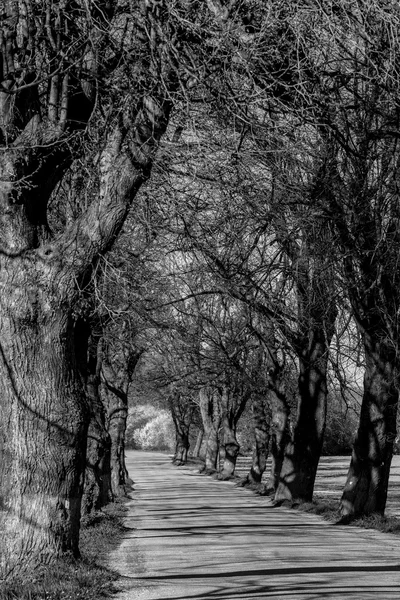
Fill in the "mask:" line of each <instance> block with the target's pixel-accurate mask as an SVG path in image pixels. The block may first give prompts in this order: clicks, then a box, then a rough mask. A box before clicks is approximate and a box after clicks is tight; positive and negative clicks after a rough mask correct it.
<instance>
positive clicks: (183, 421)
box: [169, 393, 194, 464]
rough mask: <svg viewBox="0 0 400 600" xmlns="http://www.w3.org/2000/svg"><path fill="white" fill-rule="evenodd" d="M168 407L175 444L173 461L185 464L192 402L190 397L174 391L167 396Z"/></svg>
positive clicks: (192, 409)
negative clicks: (172, 423)
mask: <svg viewBox="0 0 400 600" xmlns="http://www.w3.org/2000/svg"><path fill="white" fill-rule="evenodd" d="M169 407H170V411H171V415H172V420H173V422H174V426H175V434H176V446H175V455H174V458H173V461H174V462H175V463H177V464H185V463H186V462H187V458H188V452H189V446H190V441H189V440H190V436H189V434H190V426H191V424H192V419H193V413H194V404H193V403H192V401H191V399H190V398H187V397H186V396H182V395H181V394H179V393H175V394H173V395H172V396H171V397H170V398H169Z"/></svg>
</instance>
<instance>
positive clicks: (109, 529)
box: [0, 502, 125, 600]
mask: <svg viewBox="0 0 400 600" xmlns="http://www.w3.org/2000/svg"><path fill="white" fill-rule="evenodd" d="M124 513H125V507H124V504H123V503H122V502H116V503H114V504H110V505H109V506H108V507H105V508H104V509H103V510H102V511H100V512H97V513H96V514H94V515H93V516H92V517H91V518H90V519H86V521H84V522H83V524H82V530H81V543H80V549H81V553H82V558H81V559H80V560H74V559H71V558H63V559H60V560H58V561H56V562H55V563H53V564H52V565H51V566H43V567H40V568H38V569H36V570H35V571H34V572H33V573H32V574H31V576H30V577H29V578H25V579H19V580H16V581H13V582H10V583H7V584H1V585H0V600H101V599H104V598H110V597H111V596H112V594H113V593H114V592H115V581H116V580H117V578H118V576H117V574H116V573H114V572H113V571H110V570H109V569H107V568H105V567H103V566H101V564H100V559H101V557H102V556H105V555H106V554H107V553H108V552H110V551H111V550H112V549H113V548H115V547H117V546H118V545H119V542H120V539H121V537H122V532H123V525H122V517H123V515H124Z"/></svg>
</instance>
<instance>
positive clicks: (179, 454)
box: [173, 427, 189, 465]
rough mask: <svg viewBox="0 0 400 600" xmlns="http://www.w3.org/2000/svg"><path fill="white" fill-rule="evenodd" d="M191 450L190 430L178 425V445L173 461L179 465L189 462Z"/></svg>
mask: <svg viewBox="0 0 400 600" xmlns="http://www.w3.org/2000/svg"><path fill="white" fill-rule="evenodd" d="M188 452H189V432H188V431H185V430H184V429H183V428H181V427H176V446H175V455H174V458H173V462H174V463H175V464H178V465H183V464H185V463H187V458H188Z"/></svg>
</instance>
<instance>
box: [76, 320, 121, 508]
mask: <svg viewBox="0 0 400 600" xmlns="http://www.w3.org/2000/svg"><path fill="white" fill-rule="evenodd" d="M102 334H103V329H102V325H101V322H100V320H99V319H97V318H92V319H86V318H84V317H81V318H78V319H77V322H76V324H75V348H76V357H77V362H78V367H79V370H80V373H81V377H82V381H83V385H84V387H85V390H86V397H87V401H88V406H89V410H90V423H89V429H88V436H87V449H86V470H85V485H84V493H83V500H82V513H83V514H86V515H87V514H89V513H91V512H92V511H93V510H99V509H100V508H101V507H102V506H105V505H106V504H108V503H109V502H111V501H112V500H113V493H112V489H111V462H110V453H111V440H110V436H109V434H108V432H107V429H106V414H105V408H104V405H103V403H102V401H101V399H100V394H99V386H100V369H101V339H102Z"/></svg>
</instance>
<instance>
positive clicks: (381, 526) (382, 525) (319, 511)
mask: <svg viewBox="0 0 400 600" xmlns="http://www.w3.org/2000/svg"><path fill="white" fill-rule="evenodd" d="M293 508H295V509H297V510H300V511H303V512H308V513H313V514H315V515H320V516H321V517H323V518H324V519H325V520H326V521H329V522H330V523H335V524H338V525H340V524H341V523H340V513H339V502H338V501H337V500H332V499H331V498H328V497H326V496H323V495H319V496H316V497H315V499H314V500H313V502H303V503H300V504H296V505H295V506H294V507H293ZM347 525H349V526H352V527H361V528H364V529H375V530H377V531H381V532H382V533H393V534H396V535H400V519H399V518H398V517H385V516H382V515H378V514H372V515H368V516H364V517H359V518H357V519H352V520H351V521H350V522H349V523H347Z"/></svg>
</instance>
